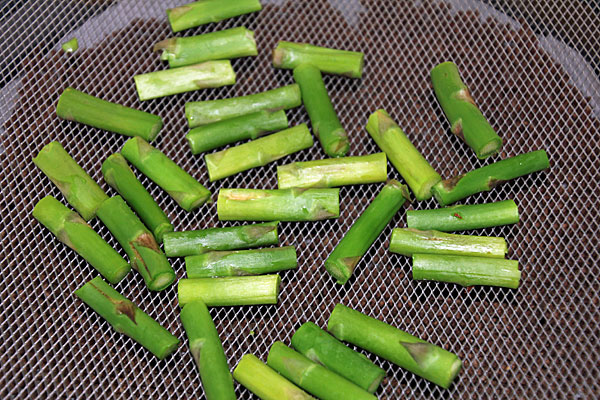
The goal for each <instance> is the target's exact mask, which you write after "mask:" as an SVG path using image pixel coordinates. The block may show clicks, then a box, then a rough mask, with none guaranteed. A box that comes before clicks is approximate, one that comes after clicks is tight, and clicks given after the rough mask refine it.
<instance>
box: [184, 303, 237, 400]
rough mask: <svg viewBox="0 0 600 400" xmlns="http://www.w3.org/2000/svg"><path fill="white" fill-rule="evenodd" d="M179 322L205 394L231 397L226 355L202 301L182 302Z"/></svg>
mask: <svg viewBox="0 0 600 400" xmlns="http://www.w3.org/2000/svg"><path fill="white" fill-rule="evenodd" d="M181 323H182V324H183V327H184V329H185V333H186V334H187V337H188V341H189V347H190V352H191V353H192V356H193V357H194V361H195V362H196V365H197V366H198V372H200V379H202V388H203V389H204V394H205V395H206V398H207V399H208V400H227V399H232V400H235V398H236V397H235V392H234V391H233V378H232V377H231V373H230V372H229V366H228V365H227V358H225V352H224V351H223V345H222V344H221V339H220V338H219V334H218V333H217V329H216V328H215V324H214V322H213V320H212V317H211V316H210V313H209V312H208V308H206V305H205V304H204V303H203V302H202V301H201V300H196V301H193V302H191V303H188V304H186V306H185V307H183V309H182V310H181Z"/></svg>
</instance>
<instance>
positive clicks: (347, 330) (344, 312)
mask: <svg viewBox="0 0 600 400" xmlns="http://www.w3.org/2000/svg"><path fill="white" fill-rule="evenodd" d="M327 330H328V331H329V332H331V334H333V336H335V337H336V338H338V339H339V340H343V341H346V342H349V343H352V344H354V345H355V346H358V347H361V348H363V349H365V350H367V351H370V352H371V353H373V354H376V355H378V356H379V357H382V358H384V359H386V360H388V361H390V362H393V363H394V364H396V365H398V366H400V367H402V368H404V369H407V370H409V371H410V372H412V373H414V374H416V375H419V376H420V377H423V378H425V379H427V380H428V381H431V382H433V383H435V384H436V385H439V386H441V387H443V388H444V389H448V387H449V386H450V384H451V383H452V381H453V380H454V378H455V377H456V375H458V373H459V372H460V368H461V366H462V362H461V361H460V358H458V357H457V356H456V355H455V354H452V353H450V352H449V351H446V350H444V349H443V348H441V347H438V346H436V345H433V344H431V343H427V342H426V341H424V340H421V339H419V338H417V337H415V336H413V335H411V334H409V333H406V332H404V331H401V330H400V329H397V328H394V327H393V326H390V325H388V324H386V323H385V322H382V321H379V320H377V319H375V318H372V317H369V316H367V315H364V314H362V313H360V312H358V311H355V310H353V309H351V308H348V307H346V306H344V305H342V304H338V305H336V306H335V308H334V309H333V312H332V313H331V316H330V317H329V323H328V324H327Z"/></svg>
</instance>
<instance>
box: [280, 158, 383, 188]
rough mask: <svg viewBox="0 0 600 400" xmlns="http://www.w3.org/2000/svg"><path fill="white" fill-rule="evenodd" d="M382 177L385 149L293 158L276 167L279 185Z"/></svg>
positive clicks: (352, 182)
mask: <svg viewBox="0 0 600 400" xmlns="http://www.w3.org/2000/svg"><path fill="white" fill-rule="evenodd" d="M386 179H387V158H386V157H385V153H377V154H370V155H368V156H358V157H340V158H327V159H325V160H315V161H305V162H295V163H292V164H287V165H281V166H278V167H277V184H278V187H279V189H287V188H292V187H301V188H311V187H312V188H320V187H334V186H344V185H360V184H365V183H375V182H385V180H386Z"/></svg>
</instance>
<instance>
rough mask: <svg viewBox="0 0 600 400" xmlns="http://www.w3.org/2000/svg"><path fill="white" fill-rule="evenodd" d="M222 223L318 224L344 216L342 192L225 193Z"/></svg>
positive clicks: (221, 200) (221, 195)
mask: <svg viewBox="0 0 600 400" xmlns="http://www.w3.org/2000/svg"><path fill="white" fill-rule="evenodd" d="M217 213H218V215H219V219H220V220H224V221H229V220H237V221H318V220H322V219H328V218H338V217H339V216H340V190H339V189H301V188H291V189H277V190H261V189H221V190H220V191H219V198H218V200H217Z"/></svg>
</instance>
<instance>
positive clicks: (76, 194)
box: [33, 142, 108, 221]
mask: <svg viewBox="0 0 600 400" xmlns="http://www.w3.org/2000/svg"><path fill="white" fill-rule="evenodd" d="M33 163H34V164H35V165H37V167H38V168H39V169H41V170H42V172H43V173H44V174H46V176H47V177H48V178H50V180H51V181H52V182H53V183H54V184H55V185H56V186H58V188H59V189H60V191H61V193H62V194H63V196H65V199H66V200H67V201H68V202H69V204H70V205H72V206H73V208H75V210H77V212H78V213H79V215H81V216H82V217H83V219H85V220H86V221H89V220H90V219H92V218H94V216H95V215H96V210H97V209H98V207H100V204H102V202H103V201H104V200H106V199H108V196H107V195H106V193H104V191H103V190H102V189H100V186H98V184H97V183H96V182H95V181H94V180H93V179H92V178H90V176H89V175H88V174H87V173H86V172H85V171H84V170H83V168H81V167H80V166H79V165H78V164H77V163H76V162H75V160H73V159H72V158H71V156H70V155H69V153H67V152H66V151H65V149H64V148H63V147H62V145H61V144H60V143H58V142H50V143H48V144H47V145H45V146H44V147H43V148H42V150H40V152H39V153H38V155H37V157H35V158H34V159H33Z"/></svg>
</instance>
